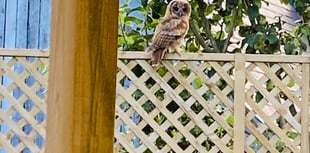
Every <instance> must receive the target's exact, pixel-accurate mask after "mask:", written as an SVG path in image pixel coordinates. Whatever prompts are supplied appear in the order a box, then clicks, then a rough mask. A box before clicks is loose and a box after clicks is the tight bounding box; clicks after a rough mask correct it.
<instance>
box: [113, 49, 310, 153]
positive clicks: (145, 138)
mask: <svg viewBox="0 0 310 153" xmlns="http://www.w3.org/2000/svg"><path fill="white" fill-rule="evenodd" d="M309 63H310V57H309V56H279V55H243V54H236V55H232V54H183V55H182V56H181V57H179V56H177V55H168V56H167V60H165V61H164V62H162V65H161V66H159V67H158V68H155V69H154V68H152V67H151V66H150V64H149V57H148V56H147V55H145V54H144V53H141V52H120V53H119V60H118V69H119V71H118V73H117V98H116V125H115V128H116V129H115V131H116V132H115V138H116V142H115V152H130V153H136V152H137V153H139V152H141V153H142V152H143V153H150V152H161V153H166V152H175V153H182V152H184V153H198V152H199V153H204V152H216V153H217V152H225V153H226V152H232V151H234V152H236V153H240V152H248V153H251V152H253V153H254V152H294V153H297V152H307V151H308V144H309V140H308V119H307V114H308V103H309V97H308V96H309V95H308V93H309Z"/></svg>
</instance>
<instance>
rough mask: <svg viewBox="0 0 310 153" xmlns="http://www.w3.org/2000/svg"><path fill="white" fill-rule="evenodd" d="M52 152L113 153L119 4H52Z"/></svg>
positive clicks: (73, 0)
mask: <svg viewBox="0 0 310 153" xmlns="http://www.w3.org/2000/svg"><path fill="white" fill-rule="evenodd" d="M52 12H53V14H52V32H51V36H52V37H51V57H50V67H51V68H50V72H49V73H50V75H49V85H50V86H49V99H48V121H47V146H46V152H47V153H55V152H57V153H98V152H102V153H110V152H113V131H114V129H113V125H114V103H115V75H116V56H117V20H118V1H110V0H101V1H99V0H86V1H85V0H66V1H62V0H53V11H52Z"/></svg>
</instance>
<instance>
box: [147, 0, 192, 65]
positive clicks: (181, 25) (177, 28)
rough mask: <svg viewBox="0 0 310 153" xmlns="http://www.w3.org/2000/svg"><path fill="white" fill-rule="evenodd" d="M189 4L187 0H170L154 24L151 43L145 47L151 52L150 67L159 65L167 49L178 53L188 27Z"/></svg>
mask: <svg viewBox="0 0 310 153" xmlns="http://www.w3.org/2000/svg"><path fill="white" fill-rule="evenodd" d="M190 13H191V6H190V4H189V3H188V1H187V0H172V1H171V2H170V3H169V4H168V6H167V9H166V13H165V16H164V17H163V18H162V20H161V22H159V24H158V25H157V26H156V29H155V33H154V36H153V38H152V44H151V45H150V46H149V47H148V48H147V49H146V52H147V53H151V54H152V58H151V61H152V67H156V66H158V65H159V63H160V62H161V60H162V59H163V58H164V56H165V53H166V52H167V51H169V50H170V51H172V52H177V53H179V54H180V46H181V45H182V44H183V41H184V37H185V35H186V34H187V31H188V28H189V17H190Z"/></svg>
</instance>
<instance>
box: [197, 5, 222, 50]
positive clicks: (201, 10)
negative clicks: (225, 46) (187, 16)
mask: <svg viewBox="0 0 310 153" xmlns="http://www.w3.org/2000/svg"><path fill="white" fill-rule="evenodd" d="M197 2H198V6H199V7H198V14H199V16H200V18H201V21H202V24H203V28H204V30H205V32H206V33H207V37H208V38H209V39H210V41H211V44H212V46H213V48H214V51H215V52H217V53H219V52H221V51H220V50H219V49H218V46H217V44H216V41H215V39H214V38H213V37H212V33H211V31H210V23H209V21H208V19H207V18H206V16H205V15H204V9H205V8H204V6H205V5H206V4H205V2H203V0H197Z"/></svg>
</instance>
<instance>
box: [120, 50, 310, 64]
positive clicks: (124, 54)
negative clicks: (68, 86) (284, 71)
mask: <svg viewBox="0 0 310 153" xmlns="http://www.w3.org/2000/svg"><path fill="white" fill-rule="evenodd" d="M235 56H236V54H221V53H183V54H182V56H179V55H177V54H167V55H166V56H165V59H169V60H171V59H175V60H184V61H195V60H206V61H235ZM245 57H246V59H245V60H246V61H248V62H281V63H310V55H309V54H304V55H270V54H268V55H267V54H245ZM118 58H119V59H137V60H139V59H148V58H150V55H147V54H146V53H145V52H140V51H119V52H118Z"/></svg>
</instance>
